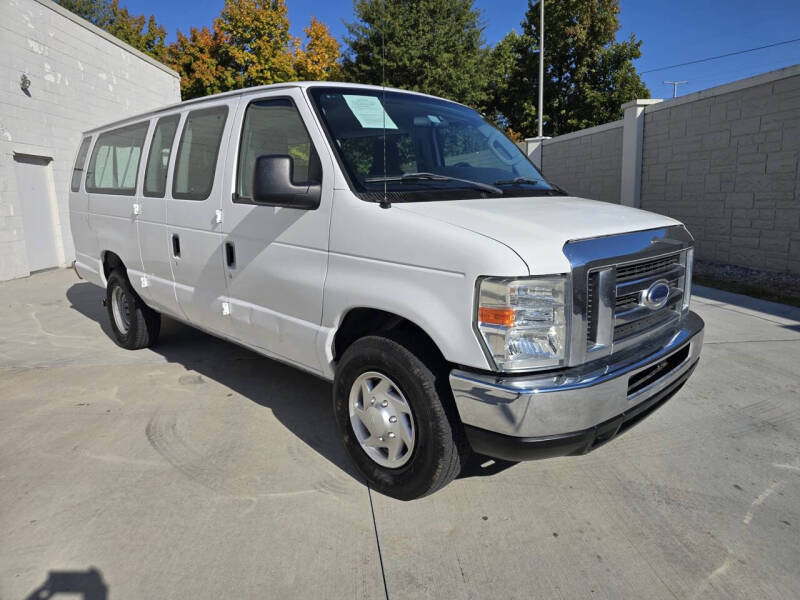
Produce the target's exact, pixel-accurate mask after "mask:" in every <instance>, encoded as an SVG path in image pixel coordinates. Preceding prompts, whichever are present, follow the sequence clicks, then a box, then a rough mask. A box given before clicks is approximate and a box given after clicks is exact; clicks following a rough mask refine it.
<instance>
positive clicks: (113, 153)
mask: <svg viewBox="0 0 800 600" xmlns="http://www.w3.org/2000/svg"><path fill="white" fill-rule="evenodd" d="M148 127H149V123H147V122H144V123H137V124H135V125H129V126H127V127H123V128H121V129H114V130H113V131H107V132H105V133H101V134H100V136H99V137H98V138H97V142H96V143H95V145H94V150H93V151H92V158H91V160H90V161H89V168H88V169H87V170H86V191H87V192H94V193H98V194H122V195H125V196H133V194H134V193H135V192H136V177H137V175H138V174H139V157H140V156H141V154H142V145H143V144H144V138H145V136H146V135H147V128H148Z"/></svg>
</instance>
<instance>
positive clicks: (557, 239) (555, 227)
mask: <svg viewBox="0 0 800 600" xmlns="http://www.w3.org/2000/svg"><path fill="white" fill-rule="evenodd" d="M392 210H404V211H410V212H413V213H416V214H418V215H421V216H425V217H429V218H432V219H437V220H439V221H442V222H445V223H449V224H451V225H454V226H456V227H461V228H463V229H467V230H470V231H474V232H475V233H479V234H481V235H484V236H487V237H490V238H492V239H494V240H497V241H498V242H500V243H502V244H505V245H506V246H508V247H509V248H511V249H512V250H514V251H515V252H516V253H517V254H518V255H519V256H520V258H522V260H523V261H525V263H527V265H528V270H529V271H530V274H532V275H545V274H551V273H566V272H568V271H569V270H570V264H569V261H568V260H567V258H566V256H564V253H563V251H562V249H563V247H564V244H566V243H567V242H569V241H571V240H580V239H586V238H594V237H601V236H606V235H614V234H618V233H627V232H630V231H642V230H645V229H655V228H658V227H666V226H670V225H680V223H679V222H678V221H675V220H674V219H670V218H669V217H665V216H663V215H657V214H655V213H651V212H647V211H644V210H639V209H636V208H630V207H628V206H620V205H619V204H611V203H608V202H600V201H597V200H586V199H584V198H576V197H573V196H531V197H522V198H484V199H477V200H447V201H434V202H404V203H395V204H393V205H392Z"/></svg>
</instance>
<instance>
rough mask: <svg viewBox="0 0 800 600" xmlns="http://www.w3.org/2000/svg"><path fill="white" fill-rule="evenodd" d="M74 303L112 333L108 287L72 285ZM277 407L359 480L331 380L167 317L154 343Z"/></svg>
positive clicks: (174, 359)
mask: <svg viewBox="0 0 800 600" xmlns="http://www.w3.org/2000/svg"><path fill="white" fill-rule="evenodd" d="M66 295H67V299H68V300H69V302H70V303H71V305H72V306H71V307H72V308H73V309H75V310H77V311H78V312H80V313H81V314H82V315H84V316H86V317H88V318H90V319H92V320H94V321H96V322H97V323H98V324H99V326H100V328H101V329H102V330H103V332H104V333H106V334H107V335H109V336H110V328H109V325H108V315H107V313H106V308H105V307H104V306H103V305H102V300H103V297H104V291H103V290H102V289H101V288H100V287H98V286H96V285H93V284H91V283H85V282H84V283H76V284H74V285H72V286H70V288H69V289H68V290H67V294H66ZM150 350H151V351H152V352H155V353H156V354H160V355H161V356H163V357H164V358H165V359H166V360H167V361H168V362H171V363H178V364H181V365H183V366H184V367H185V368H186V369H187V370H189V369H191V370H192V371H195V372H197V373H199V374H200V375H201V376H202V377H204V378H206V379H209V380H211V381H216V382H218V383H220V384H222V385H225V386H227V387H229V388H230V389H231V390H233V391H234V392H236V393H237V394H240V395H242V396H244V397H245V398H247V399H248V400H250V401H252V402H255V403H256V404H259V405H261V406H263V407H265V408H268V409H270V410H271V411H272V413H273V414H274V415H275V417H276V418H277V419H278V420H279V421H280V422H281V423H282V424H283V425H284V426H285V427H287V428H288V429H289V430H290V431H291V432H292V433H294V434H295V435H297V437H298V438H300V439H301V440H302V441H303V442H304V443H306V444H307V445H308V446H310V447H311V448H313V449H314V450H315V451H316V452H318V453H319V454H321V455H322V456H324V457H325V458H326V459H327V460H329V461H330V462H331V463H333V464H334V465H336V466H337V467H339V468H340V469H341V470H342V471H344V472H345V473H347V474H349V475H350V476H352V477H353V478H355V479H356V480H358V481H363V479H362V478H361V476H360V475H359V474H358V472H357V471H356V470H355V468H354V467H352V466H351V463H350V459H349V457H348V456H347V454H346V452H345V450H344V447H343V445H342V443H341V440H340V439H339V432H338V430H337V428H336V422H335V420H334V418H333V406H332V404H333V403H332V401H331V385H330V383H328V382H326V381H324V380H322V379H319V378H317V377H315V376H313V375H311V374H308V373H305V372H303V371H300V370H298V369H295V368H293V367H290V366H288V365H284V364H282V363H280V362H278V361H274V360H271V359H269V358H266V357H263V356H261V355H259V354H256V353H255V352H252V351H250V350H248V349H246V348H242V347H241V346H238V345H236V344H233V343H231V342H227V341H225V340H222V339H219V338H217V337H214V336H212V335H209V334H206V333H203V332H202V331H200V330H198V329H194V328H193V327H189V326H188V325H184V324H183V323H179V322H177V321H174V320H172V319H170V318H168V317H163V318H162V324H161V335H160V337H159V342H158V344H156V345H155V346H153V347H152V348H151V349H150Z"/></svg>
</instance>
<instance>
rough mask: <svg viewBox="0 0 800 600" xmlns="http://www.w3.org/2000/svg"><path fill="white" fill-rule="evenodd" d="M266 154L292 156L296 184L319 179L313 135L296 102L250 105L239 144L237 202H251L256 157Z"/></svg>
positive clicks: (265, 102) (268, 102) (263, 101)
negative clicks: (305, 123)
mask: <svg viewBox="0 0 800 600" xmlns="http://www.w3.org/2000/svg"><path fill="white" fill-rule="evenodd" d="M265 154H279V155H288V156H290V157H291V158H292V183H294V184H303V183H309V182H311V181H319V179H320V171H321V168H320V164H319V158H318V157H317V155H316V151H315V150H314V146H313V144H312V143H311V138H309V137H308V131H306V127H305V125H304V124H303V120H302V118H301V117H300V114H299V113H298V112H297V109H296V108H295V106H294V104H292V101H291V100H289V99H286V98H276V99H273V100H258V101H256V102H252V103H251V104H250V105H249V106H248V107H247V112H246V113H245V115H244V124H243V125H242V140H241V143H240V146H239V167H238V169H239V172H238V173H237V177H236V181H237V185H236V197H235V198H234V202H239V203H242V204H247V203H250V201H251V195H252V189H251V188H252V185H253V169H254V168H255V164H256V158H258V157H259V156H263V155H265Z"/></svg>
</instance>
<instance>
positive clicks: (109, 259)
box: [103, 250, 127, 279]
mask: <svg viewBox="0 0 800 600" xmlns="http://www.w3.org/2000/svg"><path fill="white" fill-rule="evenodd" d="M115 269H119V270H120V271H122V273H123V275H125V276H126V277H127V273H126V271H125V263H123V262H122V259H121V258H120V257H119V256H117V255H116V254H114V253H113V252H111V251H110V250H106V251H105V252H103V275H105V278H106V279H108V276H109V275H111V271H114V270H115Z"/></svg>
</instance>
